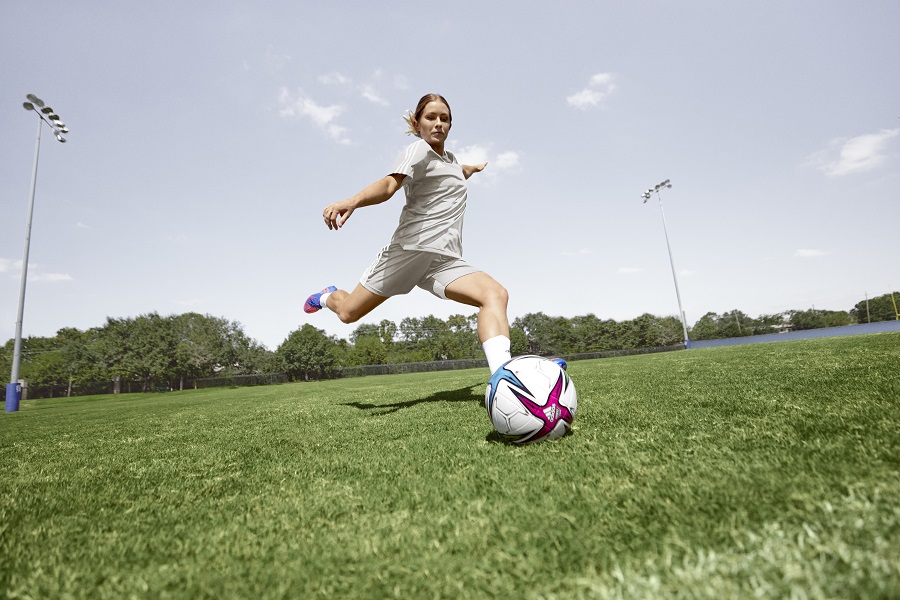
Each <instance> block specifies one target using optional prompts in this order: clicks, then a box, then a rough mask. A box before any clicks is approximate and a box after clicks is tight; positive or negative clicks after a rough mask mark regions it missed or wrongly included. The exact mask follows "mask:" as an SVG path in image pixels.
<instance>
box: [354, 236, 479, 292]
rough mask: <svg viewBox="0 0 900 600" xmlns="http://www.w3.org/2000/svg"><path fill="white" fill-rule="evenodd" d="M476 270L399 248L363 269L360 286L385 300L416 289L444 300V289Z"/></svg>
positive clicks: (462, 263)
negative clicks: (417, 287) (364, 270)
mask: <svg viewBox="0 0 900 600" xmlns="http://www.w3.org/2000/svg"><path fill="white" fill-rule="evenodd" d="M478 272H480V269H476V268H475V267H473V266H472V265H470V264H469V263H467V262H466V261H464V260H463V259H461V258H454V257H452V256H444V255H443V254H435V253H434V252H422V251H419V250H404V249H403V247H402V246H400V245H399V244H393V245H389V246H385V247H384V248H382V249H381V252H379V253H378V258H376V259H375V262H373V263H372V265H371V266H370V267H369V268H368V269H366V272H365V273H363V276H362V278H361V279H360V280H359V283H360V284H362V286H363V287H364V288H366V289H367V290H369V291H370V292H372V293H373V294H377V295H379V296H385V297H387V298H389V297H391V296H399V295H401V294H407V293H409V292H410V291H411V290H412V289H413V288H414V287H415V286H419V287H420V288H422V289H423V290H425V291H426V292H430V293H432V294H434V295H435V296H437V297H438V298H442V299H444V300H446V299H447V295H446V289H447V286H448V285H450V284H451V283H453V282H454V281H456V280H457V279H459V278H460V277H463V276H464V275H470V274H472V273H478Z"/></svg>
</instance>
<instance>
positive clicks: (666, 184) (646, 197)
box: [641, 179, 691, 348]
mask: <svg viewBox="0 0 900 600" xmlns="http://www.w3.org/2000/svg"><path fill="white" fill-rule="evenodd" d="M671 187H672V182H671V181H670V180H668V179H666V180H665V181H663V182H662V183H658V184H656V186H655V187H652V188H650V189H648V190H647V191H646V192H644V193H643V194H641V198H643V199H644V204H647V200H649V199H650V196H651V195H652V194H653V193H654V192H655V193H656V197H657V198H659V213H660V214H661V215H662V222H663V231H664V232H665V234H666V248H667V249H668V250H669V264H670V265H672V279H673V280H674V281H675V297H676V298H677V299H678V313H679V316H680V317H681V318H680V321H681V329H682V331H683V332H684V347H685V348H690V347H691V339H690V338H689V337H688V330H687V322H686V321H685V319H684V309H683V308H681V292H680V291H679V290H678V276H677V275H676V274H675V261H674V260H673V259H672V246H671V245H670V244H669V228H668V227H666V213H665V211H664V210H663V205H662V194H660V193H659V190H661V189H663V188H671Z"/></svg>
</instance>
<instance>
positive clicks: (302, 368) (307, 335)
mask: <svg viewBox="0 0 900 600" xmlns="http://www.w3.org/2000/svg"><path fill="white" fill-rule="evenodd" d="M336 346H337V343H336V340H335V339H334V338H333V337H329V336H328V335H326V334H325V331H323V330H321V329H316V328H315V327H313V326H312V325H310V324H309V323H306V324H305V325H303V327H301V328H300V329H298V330H296V331H294V332H293V333H291V335H289V336H288V338H287V339H286V340H285V341H284V342H282V344H281V345H280V346H279V347H278V349H277V350H276V351H275V353H276V354H277V355H278V358H279V360H280V361H281V364H282V366H283V367H284V370H285V371H286V372H287V374H288V375H289V376H290V377H291V378H292V379H302V380H304V381H309V380H310V379H315V380H319V379H325V378H326V377H328V376H329V375H331V374H332V371H333V369H334V366H335V352H334V349H335V347H336Z"/></svg>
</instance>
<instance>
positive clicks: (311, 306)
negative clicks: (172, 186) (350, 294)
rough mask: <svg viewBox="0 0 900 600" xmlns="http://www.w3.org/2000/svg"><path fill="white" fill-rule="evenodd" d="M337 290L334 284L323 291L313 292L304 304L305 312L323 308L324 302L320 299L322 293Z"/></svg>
mask: <svg viewBox="0 0 900 600" xmlns="http://www.w3.org/2000/svg"><path fill="white" fill-rule="evenodd" d="M336 291H337V288H336V287H334V286H333V285H329V286H328V287H327V288H325V289H324V290H322V291H321V292H318V293H316V294H313V295H312V296H310V297H309V298H307V299H306V304H304V305H303V312H306V313H310V314H312V313H314V312H317V311H320V310H322V308H324V307H323V306H322V303H321V302H319V299H320V298H322V294H330V293H331V292H336Z"/></svg>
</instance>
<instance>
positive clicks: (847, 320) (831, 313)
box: [788, 308, 853, 330]
mask: <svg viewBox="0 0 900 600" xmlns="http://www.w3.org/2000/svg"><path fill="white" fill-rule="evenodd" d="M788 318H789V320H790V323H791V328H792V329H796V330H803V329H822V328H824V327H840V326H842V325H850V324H851V323H852V322H853V319H852V317H851V316H850V314H849V313H846V312H844V311H841V310H816V309H814V308H812V309H809V310H792V311H790V313H789V317H788Z"/></svg>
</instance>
